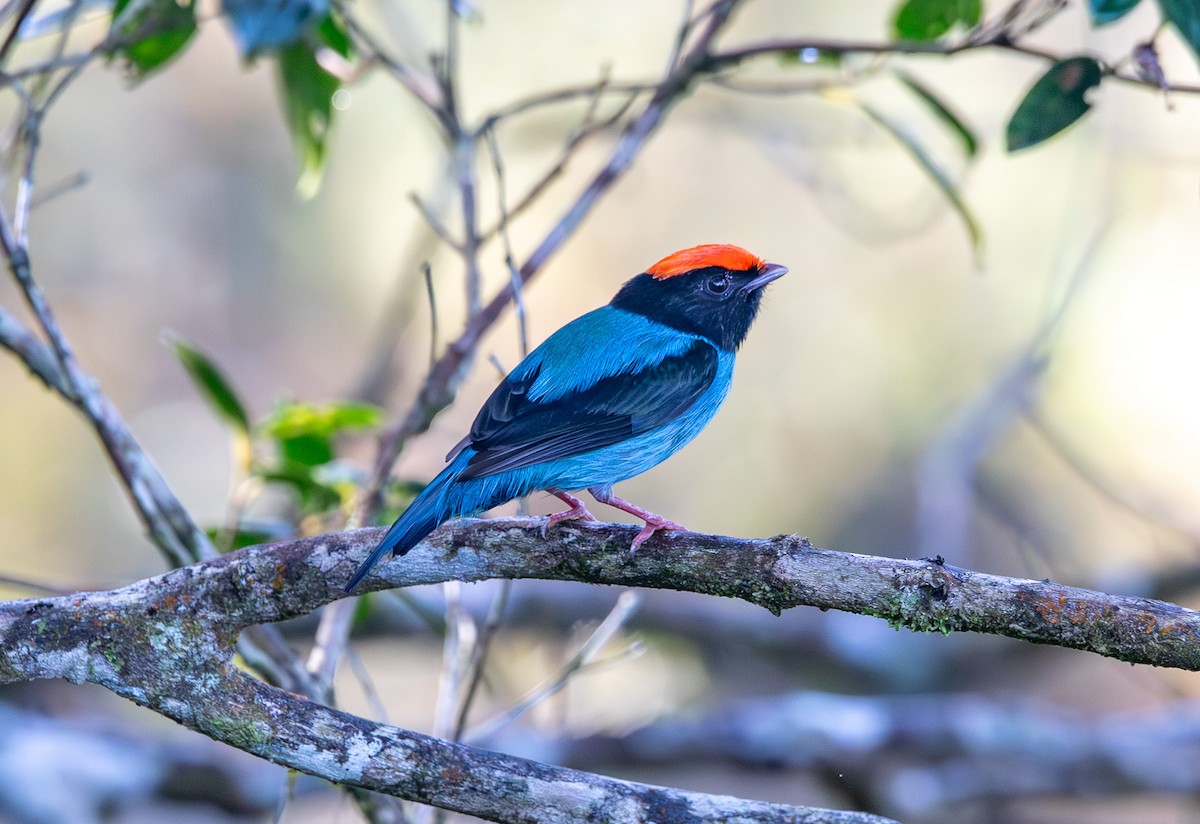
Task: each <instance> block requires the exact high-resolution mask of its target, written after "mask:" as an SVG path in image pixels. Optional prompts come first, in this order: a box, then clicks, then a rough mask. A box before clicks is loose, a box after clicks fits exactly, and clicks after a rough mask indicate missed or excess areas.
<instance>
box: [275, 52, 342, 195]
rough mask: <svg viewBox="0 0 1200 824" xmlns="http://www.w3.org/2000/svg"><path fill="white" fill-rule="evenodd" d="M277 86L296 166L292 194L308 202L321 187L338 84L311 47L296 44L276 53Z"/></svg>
mask: <svg viewBox="0 0 1200 824" xmlns="http://www.w3.org/2000/svg"><path fill="white" fill-rule="evenodd" d="M279 83H280V86H281V88H282V91H283V109H284V113H285V115H286V116H287V123H288V129H289V130H290V131H291V133H292V145H293V146H294V147H295V149H296V157H297V160H298V161H299V163H300V177H299V180H297V182H296V190H297V191H298V192H299V193H300V196H301V197H304V198H309V197H312V196H313V195H315V194H316V193H317V190H318V189H319V188H320V187H321V174H322V172H323V171H324V168H325V139H326V137H327V136H328V134H329V126H330V123H331V122H332V119H333V93H334V92H336V91H337V90H338V86H339V85H340V81H339V80H338V79H337V78H336V77H334V76H333V75H332V74H330V73H329V72H327V71H325V70H324V69H323V68H321V66H320V64H318V63H317V57H316V54H315V52H314V51H313V48H312V46H310V45H308V44H307V43H296V44H294V45H291V46H287V47H285V48H283V49H280V51H279Z"/></svg>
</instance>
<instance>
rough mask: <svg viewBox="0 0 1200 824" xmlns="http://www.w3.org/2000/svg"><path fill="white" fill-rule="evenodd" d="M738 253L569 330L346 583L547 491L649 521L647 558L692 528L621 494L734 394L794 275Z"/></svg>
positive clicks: (721, 247)
mask: <svg viewBox="0 0 1200 824" xmlns="http://www.w3.org/2000/svg"><path fill="white" fill-rule="evenodd" d="M787 271H788V270H787V267H786V266H782V265H780V264H777V263H767V262H766V261H764V260H763V259H762V258H759V257H757V256H755V255H753V254H751V253H750V252H748V251H746V250H745V249H743V248H741V247H739V246H734V245H731V244H724V243H710V244H703V245H700V246H693V247H691V248H688V249H683V250H681V251H678V252H675V253H674V254H671V255H668V256H667V257H665V258H663V259H662V260H660V261H658V262H657V263H655V264H654V265H653V266H651V267H649V268H648V269H646V270H645V271H644V272H642V273H640V274H638V275H636V276H635V277H633V278H631V279H630V280H628V281H627V282H626V283H625V284H624V285H623V286H622V287H621V288H620V290H619V291H618V292H617V294H616V296H615V297H614V298H613V299H612V301H610V302H609V303H608V304H607V305H606V306H602V307H600V308H599V309H595V310H593V311H591V312H588V313H587V314H585V315H582V316H581V317H579V318H576V319H575V320H573V321H571V322H570V323H568V324H567V325H566V326H563V327H562V328H561V329H559V330H558V331H557V332H555V333H554V334H552V335H551V336H550V337H549V338H547V339H546V340H545V341H544V342H543V343H542V344H541V345H540V346H538V347H537V348H536V349H534V350H533V351H532V352H530V353H529V354H528V355H527V356H526V357H525V358H524V359H523V360H522V361H521V362H520V363H519V364H517V366H516V368H514V369H513V370H512V372H510V373H509V374H508V376H507V377H505V378H504V380H503V381H501V383H500V384H499V386H497V387H496V389H495V391H494V392H492V394H491V396H490V397H488V399H487V401H485V402H484V404H483V408H482V409H480V410H479V414H478V415H476V417H475V421H474V423H473V424H472V425H471V429H470V432H468V434H467V435H466V437H464V438H463V439H462V440H461V441H459V443H458V444H457V445H456V446H455V447H454V448H453V449H452V450H450V453H449V454H448V455H447V456H446V461H447V463H448V465H447V466H446V467H445V468H444V469H443V470H442V471H441V472H440V473H439V474H438V475H437V477H435V478H434V479H433V481H431V482H430V483H429V485H428V486H426V487H425V489H424V490H423V491H422V492H421V493H420V494H419V495H417V497H416V499H415V500H414V501H413V502H412V504H411V505H410V506H409V507H408V509H406V510H405V511H404V512H403V513H402V514H401V515H400V517H399V518H397V519H396V521H395V523H393V524H392V526H391V528H390V529H389V530H388V531H387V533H386V534H385V535H384V537H383V540H382V541H380V543H379V545H378V546H377V547H375V549H374V550H373V551H372V552H371V554H370V555H369V556H368V557H367V559H366V560H365V561H363V562H362V565H361V566H359V568H358V570H357V571H356V572H355V573H354V575H353V577H351V578H350V581H349V582H348V583H347V584H346V591H347V592H349V591H351V590H352V589H354V587H356V586H357V585H358V584H359V582H361V581H362V579H363V578H364V577H365V576H366V575H367V573H368V572H370V570H371V569H372V568H373V567H374V566H375V564H377V563H378V562H379V560H380V559H381V558H382V557H383V556H384V555H386V554H387V553H389V552H391V553H392V554H393V555H395V556H400V555H404V554H405V553H406V552H408V551H409V550H410V549H412V548H413V547H414V546H416V544H417V543H419V542H420V541H421V539H423V538H424V537H425V536H426V535H428V534H429V533H430V532H432V531H433V530H434V529H436V528H437V527H438V526H440V525H441V524H442V523H444V522H446V521H448V520H450V519H452V518H456V517H460V516H463V515H469V514H472V513H478V512H483V511H486V510H488V509H491V508H493V507H496V506H499V505H500V504H502V503H505V502H506V501H511V500H513V499H515V498H520V497H523V496H525V495H529V494H531V493H533V492H537V491H546V492H549V493H550V494H552V495H554V496H555V497H557V498H559V499H560V500H561V501H562V502H563V503H565V504H566V505H567V507H568V508H567V509H566V510H564V511H561V512H556V513H554V514H553V515H550V516H549V518H548V519H547V521H546V523H545V526H544V527H543V534H545V533H546V530H548V529H549V528H550V527H553V526H554V525H555V524H559V523H562V522H563V521H568V520H574V519H580V520H588V521H594V520H596V518H595V516H593V515H592V513H591V512H589V511H588V508H587V506H586V505H585V504H584V502H583V501H582V500H580V499H579V498H577V497H575V495H573V494H571V493H573V492H578V491H580V490H583V489H586V490H588V492H589V493H590V494H591V496H592V497H593V498H595V500H596V501H598V502H600V503H602V504H606V505H609V506H612V507H615V508H617V509H621V510H623V511H625V512H627V513H629V514H631V515H634V516H636V517H637V518H639V519H641V520H642V521H643V522H644V523H645V526H644V527H643V528H642V529H641V531H639V532H638V534H637V536H636V537H635V538H634V539H633V543H632V545H631V546H630V551H631V552H634V551H636V550H637V548H638V547H639V546H641V545H642V544H643V543H644V542H645V541H646V540H648V539H649V538H650V537H651V536H652V535H654V533H656V532H658V531H660V530H682V529H685V527H682V526H680V525H679V524H677V523H675V522H673V521H669V520H667V519H666V518H664V517H662V516H661V515H656V514H655V513H653V512H650V511H649V510H646V509H642V508H641V507H639V506H636V505H635V504H632V503H630V502H629V501H625V500H623V499H621V498H619V497H617V496H616V495H615V494H613V491H612V488H613V485H614V484H616V483H619V482H621V481H624V480H627V479H629V478H632V477H633V476H635V475H639V474H641V473H642V472H645V471H646V470H648V469H650V468H651V467H654V466H656V465H658V464H659V463H661V462H662V461H664V460H666V459H667V458H669V457H670V456H671V455H673V454H675V453H676V452H677V451H679V449H681V448H682V447H683V446H684V445H685V444H687V443H688V442H689V441H691V440H692V439H693V438H695V437H696V435H698V434H699V433H700V430H702V429H703V428H704V427H705V426H706V425H707V424H708V422H709V421H710V420H712V417H713V415H714V414H716V411H717V409H718V408H719V407H720V406H721V403H722V402H723V401H724V400H725V396H726V394H727V393H728V391H729V386H730V383H731V381H732V379H733V365H734V357H735V354H736V352H737V350H738V348H739V347H740V346H741V344H742V341H743V340H745V338H746V335H747V333H748V332H749V331H750V326H751V324H752V323H753V321H754V318H755V316H756V315H757V314H758V310H759V305H760V303H761V300H762V296H763V290H764V287H766V286H767V284H769V283H771V282H772V281H774V280H776V279H778V278H780V277H782V276H783V275H784V274H786V273H787Z"/></svg>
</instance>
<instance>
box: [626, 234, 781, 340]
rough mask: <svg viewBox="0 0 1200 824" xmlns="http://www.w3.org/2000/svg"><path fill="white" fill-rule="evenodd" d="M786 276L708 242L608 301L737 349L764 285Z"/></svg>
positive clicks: (644, 275)
mask: <svg viewBox="0 0 1200 824" xmlns="http://www.w3.org/2000/svg"><path fill="white" fill-rule="evenodd" d="M785 274H787V267H786V266H780V265H779V264H777V263H766V262H764V261H763V260H762V259H761V258H757V257H755V256H754V255H752V254H750V253H749V252H747V251H746V250H745V249H742V248H739V247H737V246H730V245H727V244H708V245H705V246H695V247H693V248H691V249H684V250H683V251H682V252H676V253H675V254H673V255H670V256H668V257H665V258H663V259H662V260H660V261H659V262H658V263H656V264H654V265H653V266H651V267H650V268H649V269H647V270H646V271H645V272H643V273H642V274H640V275H638V276H637V277H635V278H633V279H632V280H630V281H629V282H627V283H626V284H625V285H624V286H622V287H621V291H619V292H617V296H616V297H615V298H613V299H612V305H613V306H616V307H617V308H618V309H624V310H626V311H628V312H635V313H636V314H639V315H642V316H644V317H647V318H650V319H651V320H655V321H658V322H659V323H665V324H666V325H667V326H670V327H672V328H674V329H679V330H681V331H684V332H690V333H692V334H694V335H702V336H703V337H706V338H708V339H709V340H711V341H712V342H713V343H715V344H716V345H717V346H720V347H721V348H722V349H727V350H729V351H730V352H732V351H735V350H736V349H737V348H738V347H739V346H740V345H741V343H742V341H743V340H745V338H746V333H747V332H749V331H750V324H752V323H753V322H754V316H755V315H757V314H758V306H759V303H760V301H761V300H762V293H763V287H765V286H766V285H767V284H768V283H770V282H771V281H773V280H775V279H776V278H779V277H782V276H783V275H785Z"/></svg>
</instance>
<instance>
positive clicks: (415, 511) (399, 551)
mask: <svg viewBox="0 0 1200 824" xmlns="http://www.w3.org/2000/svg"><path fill="white" fill-rule="evenodd" d="M468 457H469V456H468ZM465 465H466V460H465V459H462V458H461V456H460V458H459V459H456V460H455V461H454V462H453V463H451V464H450V465H449V466H447V467H446V468H445V469H443V470H442V471H441V473H440V474H439V475H438V476H437V477H436V478H434V479H433V480H432V481H431V482H430V484H429V486H427V487H425V489H424V490H422V491H421V494H420V495H418V496H417V497H416V499H415V500H414V501H413V502H412V504H410V505H409V507H408V509H406V510H404V514H403V515H401V516H400V517H399V518H397V519H396V522H395V523H394V524H392V528H391V529H389V530H388V531H387V534H386V535H384V536H383V540H382V541H380V542H379V546H377V547H375V549H374V550H373V551H372V552H371V554H370V555H368V556H367V560H365V561H363V562H362V565H361V566H359V568H358V571H356V572H355V573H354V575H353V576H352V577H351V578H350V581H349V582H348V583H347V584H346V592H349V591H350V590H352V589H354V588H355V587H356V586H358V584H359V582H360V581H362V579H363V578H365V577H366V576H367V573H368V572H370V571H371V569H372V568H373V567H374V566H375V565H376V564H377V563H379V561H380V560H381V559H382V558H383V556H384V555H386V554H387V553H389V552H391V553H392V554H394V555H403V554H404V553H406V552H408V551H409V550H410V549H412V548H413V547H414V546H416V545H417V544H418V543H420V542H421V539H422V538H424V537H425V536H426V535H428V534H429V533H430V532H433V531H434V530H435V529H437V528H438V527H439V526H440V525H441V524H442V522H444V521H447V520H449V519H450V518H453V517H454V516H456V515H458V514H460V511H459V510H460V509H461V507H460V506H459V505H457V504H458V501H457V500H448V499H456V498H458V497H460V496H457V495H453V494H449V495H448V494H447V493H448V492H450V493H452V492H453V491H454V490H453V484H454V481H456V480H457V479H458V476H459V474H460V473H461V472H462V467H463V466H465Z"/></svg>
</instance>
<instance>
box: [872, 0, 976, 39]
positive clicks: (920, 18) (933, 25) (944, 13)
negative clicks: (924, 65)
mask: <svg viewBox="0 0 1200 824" xmlns="http://www.w3.org/2000/svg"><path fill="white" fill-rule="evenodd" d="M982 17H983V3H982V2H981V0H908V2H906V3H905V4H904V5H902V6H901V7H900V8H899V9H898V10H897V11H896V19H895V21H894V22H893V24H892V30H893V32H894V33H895V35H896V39H897V40H909V41H915V42H917V43H924V42H926V41H929V40H937V39H938V38H939V37H941V36H942V35H944V34H946V32H948V31H950V29H952V28H954V26H955V25H956V24H958V23H961V24H962V25H963V27H964V28H968V29H971V28H974V27H975V26H978V25H979V21H980V19H981V18H982Z"/></svg>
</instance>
